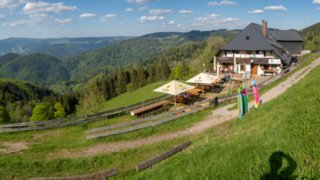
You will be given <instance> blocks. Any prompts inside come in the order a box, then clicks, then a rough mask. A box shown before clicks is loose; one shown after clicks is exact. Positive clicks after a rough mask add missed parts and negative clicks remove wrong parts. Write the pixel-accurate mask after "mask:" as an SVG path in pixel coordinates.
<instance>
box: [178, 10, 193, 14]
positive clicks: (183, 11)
mask: <svg viewBox="0 0 320 180" xmlns="http://www.w3.org/2000/svg"><path fill="white" fill-rule="evenodd" d="M179 13H180V14H192V13H193V11H191V10H185V9H182V10H180V11H179Z"/></svg>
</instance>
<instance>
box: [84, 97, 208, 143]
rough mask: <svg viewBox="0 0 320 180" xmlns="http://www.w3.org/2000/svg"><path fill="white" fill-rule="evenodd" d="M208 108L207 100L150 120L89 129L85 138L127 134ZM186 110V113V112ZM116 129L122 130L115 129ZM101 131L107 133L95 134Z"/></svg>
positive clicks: (144, 119)
mask: <svg viewBox="0 0 320 180" xmlns="http://www.w3.org/2000/svg"><path fill="white" fill-rule="evenodd" d="M209 106H210V105H209V100H208V99H205V100H204V101H202V102H201V103H199V104H197V105H193V106H192V107H186V108H183V109H180V110H177V111H173V112H172V111H169V112H167V113H162V114H159V115H157V116H152V117H150V118H143V119H140V120H134V121H130V122H125V123H119V124H114V125H110V126H105V127H101V128H95V129H90V130H87V131H86V133H88V134H89V135H87V136H86V138H87V139H93V138H98V137H107V136H113V135H118V134H123V133H128V132H132V131H136V130H139V129H143V128H147V127H154V126H158V125H161V124H164V123H167V122H170V121H173V120H175V119H178V118H181V117H184V116H187V115H190V114H193V113H195V112H198V111H201V110H203V109H206V108H208V107H209ZM187 109H188V111H186V110H187ZM123 127H124V128H123ZM117 128H122V129H117ZM114 129H115V130H114ZM101 131H107V132H102V133H97V132H101ZM90 133H95V134H90Z"/></svg>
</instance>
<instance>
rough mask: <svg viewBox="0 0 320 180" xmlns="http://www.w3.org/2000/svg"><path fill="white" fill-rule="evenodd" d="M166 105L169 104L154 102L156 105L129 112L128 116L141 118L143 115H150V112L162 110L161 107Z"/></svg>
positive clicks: (166, 102)
mask: <svg viewBox="0 0 320 180" xmlns="http://www.w3.org/2000/svg"><path fill="white" fill-rule="evenodd" d="M168 104H169V101H167V100H162V101H159V102H156V103H152V104H149V105H146V106H143V107H140V108H138V109H134V110H132V111H130V114H131V115H132V116H141V115H143V114H146V113H150V112H152V111H154V110H157V109H159V108H162V107H163V106H166V105H168Z"/></svg>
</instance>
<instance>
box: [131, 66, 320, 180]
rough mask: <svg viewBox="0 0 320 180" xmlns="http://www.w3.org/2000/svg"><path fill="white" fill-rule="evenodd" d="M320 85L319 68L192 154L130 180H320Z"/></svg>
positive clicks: (211, 135)
mask: <svg viewBox="0 0 320 180" xmlns="http://www.w3.org/2000/svg"><path fill="white" fill-rule="evenodd" d="M319 79H320V67H318V68H316V69H315V70H313V71H312V72H311V73H310V74H309V75H308V76H307V77H306V78H305V79H304V80H303V81H302V82H299V83H298V84H297V85H295V86H294V87H292V88H290V89H289V90H288V91H287V92H286V93H285V94H284V95H281V96H280V97H279V98H277V99H275V100H273V101H271V102H269V103H265V104H263V106H261V107H260V108H259V109H257V110H253V111H251V112H250V113H249V114H248V115H247V116H245V117H244V119H243V120H242V121H240V120H233V121H231V122H228V123H226V124H223V125H220V126H218V127H216V128H213V129H211V130H210V131H209V132H207V133H205V135H203V136H202V137H201V138H199V139H196V140H195V141H194V144H193V145H192V146H191V147H190V148H189V149H188V150H186V151H184V152H183V153H180V154H178V155H175V156H174V157H172V158H170V159H168V160H166V161H164V162H162V163H160V164H159V165H157V166H155V167H153V168H152V169H149V170H145V171H143V172H141V173H137V174H135V175H134V178H133V177H130V178H131V179H260V178H262V179H264V178H266V177H269V178H271V179H276V178H279V176H281V175H282V177H285V178H289V179H295V178H297V179H301V178H305V179H319V178H320V138H319V137H320V113H319V107H320V91H319V90H320V83H319ZM271 168H272V169H273V170H271ZM280 174H281V175H280Z"/></svg>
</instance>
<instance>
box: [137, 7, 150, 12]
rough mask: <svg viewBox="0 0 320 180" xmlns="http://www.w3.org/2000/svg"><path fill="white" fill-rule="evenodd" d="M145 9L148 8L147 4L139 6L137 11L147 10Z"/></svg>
mask: <svg viewBox="0 0 320 180" xmlns="http://www.w3.org/2000/svg"><path fill="white" fill-rule="evenodd" d="M147 9H149V7H148V6H141V7H140V8H139V10H138V11H140V12H141V11H145V10H147Z"/></svg>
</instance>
